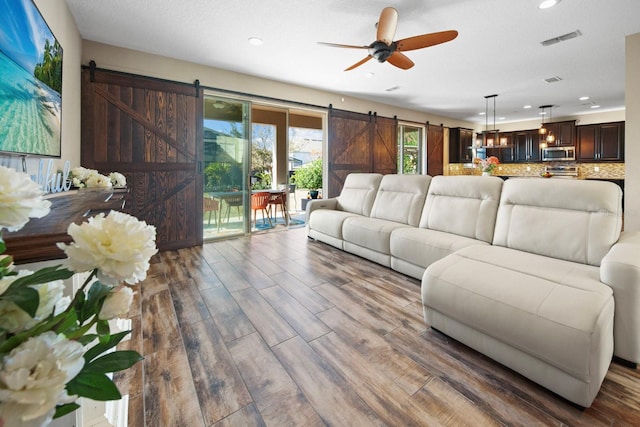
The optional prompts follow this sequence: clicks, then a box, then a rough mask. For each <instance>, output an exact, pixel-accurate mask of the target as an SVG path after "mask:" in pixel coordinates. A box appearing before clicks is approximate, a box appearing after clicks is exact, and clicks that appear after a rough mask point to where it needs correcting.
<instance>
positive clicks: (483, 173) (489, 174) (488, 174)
mask: <svg viewBox="0 0 640 427" xmlns="http://www.w3.org/2000/svg"><path fill="white" fill-rule="evenodd" d="M482 176H491V172H484V171H483V172H482Z"/></svg>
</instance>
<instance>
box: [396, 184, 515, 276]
mask: <svg viewBox="0 0 640 427" xmlns="http://www.w3.org/2000/svg"><path fill="white" fill-rule="evenodd" d="M502 183H503V180H502V179H501V178H498V177H484V178H482V179H478V177H475V176H435V177H433V179H432V180H431V184H430V185H429V190H428V192H427V198H426V201H425V205H424V209H423V211H422V216H421V218H420V223H419V228H417V229H416V228H399V229H397V230H394V231H393V232H392V233H391V242H390V245H391V267H392V268H393V269H394V270H396V271H399V272H401V273H404V274H406V275H408V276H411V277H414V278H416V279H418V280H420V279H422V276H423V274H424V271H425V269H426V268H427V267H428V266H429V265H430V264H432V263H433V262H435V261H437V260H439V259H440V258H444V257H445V256H447V255H449V254H451V253H453V252H455V251H457V250H458V249H461V248H463V247H466V246H472V245H485V246H486V245H490V244H491V241H492V239H493V230H494V226H495V219H496V213H497V211H498V204H499V202H500V192H501V191H502Z"/></svg>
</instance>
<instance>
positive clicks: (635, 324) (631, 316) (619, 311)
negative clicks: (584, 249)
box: [600, 232, 640, 363]
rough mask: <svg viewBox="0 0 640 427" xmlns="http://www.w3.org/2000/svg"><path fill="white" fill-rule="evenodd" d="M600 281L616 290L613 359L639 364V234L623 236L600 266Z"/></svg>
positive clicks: (614, 293) (614, 292)
mask: <svg viewBox="0 0 640 427" xmlns="http://www.w3.org/2000/svg"><path fill="white" fill-rule="evenodd" d="M600 281H601V282H602V283H604V284H606V285H609V286H610V287H611V288H612V289H613V298H614V301H615V315H614V322H615V323H614V328H613V331H614V343H615V349H614V355H615V356H617V357H620V358H621V359H624V360H627V361H629V362H633V363H640V232H622V233H621V234H620V239H618V242H617V243H616V244H615V245H613V247H612V248H611V250H610V251H609V252H608V253H607V255H605V257H604V258H603V259H602V262H601V263H600Z"/></svg>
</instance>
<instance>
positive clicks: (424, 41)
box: [396, 30, 458, 52]
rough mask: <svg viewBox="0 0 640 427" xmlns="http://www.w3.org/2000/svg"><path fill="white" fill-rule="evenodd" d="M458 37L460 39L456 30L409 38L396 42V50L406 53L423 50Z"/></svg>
mask: <svg viewBox="0 0 640 427" xmlns="http://www.w3.org/2000/svg"><path fill="white" fill-rule="evenodd" d="M456 37H458V32H457V31H456V30H449V31H440V32H439V33H430V34H422V35H421V36H413V37H408V38H406V39H402V40H398V41H397V42H396V50H400V51H402V52H406V51H408V50H414V49H422V48H423V47H429V46H434V45H437V44H440V43H445V42H448V41H451V40H453V39H455V38H456Z"/></svg>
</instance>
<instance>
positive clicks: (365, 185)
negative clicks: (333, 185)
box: [336, 173, 382, 216]
mask: <svg viewBox="0 0 640 427" xmlns="http://www.w3.org/2000/svg"><path fill="white" fill-rule="evenodd" d="M381 180H382V175H381V174H379V173H352V174H349V175H347V177H346V178H345V180H344V185H343V187H342V191H341V192H340V196H338V205H337V207H336V208H337V209H338V210H341V211H345V212H351V213H355V214H358V215H364V216H369V215H370V214H371V208H372V206H373V201H374V199H375V197H376V193H377V191H378V186H379V185H380V181H381Z"/></svg>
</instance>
